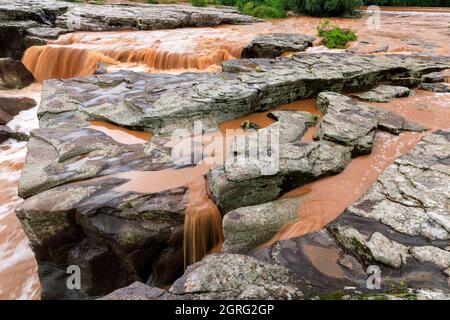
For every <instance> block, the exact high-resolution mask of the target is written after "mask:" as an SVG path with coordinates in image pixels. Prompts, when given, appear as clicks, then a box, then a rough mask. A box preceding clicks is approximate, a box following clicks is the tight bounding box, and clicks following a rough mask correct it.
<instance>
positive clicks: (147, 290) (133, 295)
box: [100, 281, 167, 300]
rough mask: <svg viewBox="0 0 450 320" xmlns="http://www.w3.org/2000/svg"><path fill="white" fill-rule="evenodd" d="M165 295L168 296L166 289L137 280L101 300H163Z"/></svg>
mask: <svg viewBox="0 0 450 320" xmlns="http://www.w3.org/2000/svg"><path fill="white" fill-rule="evenodd" d="M165 296H167V293H166V291H165V290H162V289H159V288H155V287H150V286H147V285H145V284H143V283H142V282H138V281H136V282H133V283H132V284H130V285H129V286H127V287H125V288H121V289H117V290H115V291H113V292H111V293H110V294H108V295H106V296H104V297H102V298H101V299H100V300H161V299H164V297H165Z"/></svg>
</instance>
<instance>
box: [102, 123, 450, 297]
mask: <svg viewBox="0 0 450 320" xmlns="http://www.w3.org/2000/svg"><path fill="white" fill-rule="evenodd" d="M449 142H450V129H447V130H439V131H436V132H435V133H432V134H429V135H426V136H425V137H424V138H423V139H422V140H421V141H420V142H419V143H418V145H417V146H416V147H415V148H414V149H413V150H412V151H411V152H410V153H408V154H406V155H404V156H402V157H400V158H399V159H397V160H396V161H395V163H394V164H392V165H390V166H389V167H388V168H387V169H386V170H385V171H384V172H383V173H382V174H381V176H380V177H379V178H378V180H377V182H376V183H375V184H374V185H373V186H372V188H371V189H370V190H369V191H368V192H367V193H366V194H365V195H364V196H363V197H362V198H361V199H360V200H358V202H356V203H355V204H354V205H352V206H350V207H349V208H348V209H347V210H346V211H345V212H344V214H343V215H341V216H340V217H339V218H337V219H336V220H335V221H334V222H332V223H331V224H329V225H328V226H326V227H325V228H323V229H321V230H318V231H316V232H313V233H310V234H308V235H305V236H302V237H299V238H294V239H289V240H282V241H279V242H277V243H275V244H274V245H272V246H270V247H266V248H259V249H256V250H254V251H252V252H251V253H250V255H251V256H253V257H251V256H244V255H236V254H221V255H212V256H208V257H206V258H204V259H203V260H202V261H201V262H199V263H196V264H194V265H192V266H191V267H189V268H188V269H187V270H186V272H185V274H184V275H183V276H182V277H181V278H180V279H178V280H177V281H176V282H175V283H174V284H173V286H172V287H171V288H170V289H169V290H168V291H162V292H158V296H156V295H155V294H153V295H151V293H153V292H154V288H151V287H145V286H143V285H139V286H138V285H137V284H134V285H133V286H130V287H128V288H124V289H120V290H117V291H116V292H114V293H112V294H111V295H109V296H107V297H105V298H106V299H113V298H115V297H117V296H118V297H120V298H127V297H134V295H135V292H136V289H134V287H138V289H139V290H138V291H137V293H138V294H139V295H140V296H146V297H147V298H151V299H160V297H163V299H184V298H189V299H204V298H207V299H211V298H213V299H288V298H294V299H295V298H303V299H363V300H371V299H377V300H379V299H395V300H398V299H402V300H407V299H408V300H409V299H412V300H415V299H421V300H422V299H446V300H448V299H450V285H449V281H450V280H449V279H450V248H449V246H448V239H449V237H450V228H449V225H448V221H449V210H448V205H449V201H450V196H449V195H450V190H449V185H450V181H449V177H450V174H449V168H450V162H449V161H448V160H449V159H450V143H449ZM243 212H245V211H243ZM244 214H245V213H244ZM255 258H256V259H255ZM373 272H375V273H376V275H378V276H379V277H380V282H379V284H380V287H379V288H376V287H373V288H370V287H368V286H367V283H368V279H369V276H370V275H374V273H373ZM272 275H276V279H277V281H276V284H275V283H273V278H272ZM278 279H279V281H278ZM369 282H370V281H369ZM370 283H371V284H372V285H375V283H374V282H370Z"/></svg>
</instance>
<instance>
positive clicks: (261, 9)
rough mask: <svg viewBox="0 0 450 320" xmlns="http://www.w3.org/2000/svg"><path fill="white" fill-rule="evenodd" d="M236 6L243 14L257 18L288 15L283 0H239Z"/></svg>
mask: <svg viewBox="0 0 450 320" xmlns="http://www.w3.org/2000/svg"><path fill="white" fill-rule="evenodd" d="M236 6H237V7H238V9H239V10H240V11H241V12H242V13H243V14H247V15H250V16H254V17H257V18H262V19H269V18H284V17H286V10H284V8H283V6H282V2H281V1H279V0H264V1H260V0H255V1H246V0H238V1H237V2H236Z"/></svg>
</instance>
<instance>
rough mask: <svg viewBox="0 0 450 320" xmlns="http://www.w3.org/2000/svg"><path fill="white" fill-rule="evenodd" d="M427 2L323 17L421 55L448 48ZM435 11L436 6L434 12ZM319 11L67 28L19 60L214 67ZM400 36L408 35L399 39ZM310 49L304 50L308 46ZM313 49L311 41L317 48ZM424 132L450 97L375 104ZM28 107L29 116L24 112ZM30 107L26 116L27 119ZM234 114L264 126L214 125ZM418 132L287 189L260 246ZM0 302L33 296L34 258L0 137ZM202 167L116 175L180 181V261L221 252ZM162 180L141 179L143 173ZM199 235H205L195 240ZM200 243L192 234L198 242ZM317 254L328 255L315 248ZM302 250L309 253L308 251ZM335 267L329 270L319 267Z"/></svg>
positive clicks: (13, 170)
mask: <svg viewBox="0 0 450 320" xmlns="http://www.w3.org/2000/svg"><path fill="white" fill-rule="evenodd" d="M435 10H436V9H433V10H429V11H430V12H431V13H428V10H426V9H423V10H421V11H425V12H424V13H423V12H422V13H417V12H416V13H414V14H406V15H405V14H404V12H399V13H398V14H397V13H395V12H393V11H392V10H391V11H390V12H389V14H383V15H382V16H381V28H380V29H373V28H370V27H369V26H368V25H367V24H366V20H367V17H364V16H363V18H361V19H332V21H333V22H334V23H337V24H339V25H341V26H344V27H351V28H353V29H355V30H357V33H358V37H359V39H358V42H355V43H353V44H351V47H354V48H358V50H359V51H360V52H363V53H370V52H371V51H373V50H374V49H376V48H377V47H379V46H380V45H386V44H387V45H388V47H389V48H388V51H389V52H407V53H411V52H426V53H432V54H441V55H444V54H445V55H448V54H449V53H450V44H449V42H448V35H449V34H448V32H449V31H448V21H449V20H450V12H449V11H448V10H443V11H442V12H443V13H442V15H440V16H439V18H436V17H435V16H434V15H431V16H430V15H429V14H435V13H436V11H435ZM439 14H440V13H439ZM319 21H320V19H318V18H309V17H297V18H288V19H282V20H274V21H266V22H263V23H259V24H255V25H243V26H221V27H216V28H197V29H192V28H188V29H180V30H167V31H166V30H163V31H131V32H103V33H97V32H96V33H76V34H69V35H64V36H62V37H61V38H59V39H58V40H56V41H54V42H53V43H51V44H49V45H47V46H43V47H33V48H30V49H29V50H28V51H27V52H26V55H25V57H24V62H25V64H26V66H27V67H28V68H29V69H30V70H31V71H32V72H33V73H34V75H35V76H36V78H37V79H38V80H40V81H42V80H45V79H50V78H56V77H62V78H66V77H72V76H78V75H89V74H93V73H94V72H95V70H96V68H97V63H98V62H101V63H103V64H105V67H106V68H107V69H108V70H109V71H113V70H116V69H122V68H128V69H129V68H131V69H136V70H141V71H147V72H159V71H161V70H168V71H170V72H172V71H173V72H180V71H186V70H193V71H218V70H220V62H221V61H222V60H226V59H231V58H236V57H239V56H240V54H241V50H242V48H243V46H244V45H245V44H247V43H248V42H249V41H250V40H251V39H252V38H253V37H254V36H255V35H256V34H260V33H270V32H297V33H304V34H310V35H314V34H315V28H316V25H317V23H318V22H319ZM405 40H407V41H405ZM315 49H316V48H313V50H315ZM321 49H322V48H318V50H321ZM39 90H40V85H39V84H33V85H32V86H31V87H29V88H26V89H25V90H23V91H20V92H17V91H9V92H1V93H0V94H2V95H19V96H20V95H24V96H33V97H34V98H35V99H36V100H39ZM373 105H376V106H378V107H380V108H387V109H389V110H391V111H393V112H396V113H398V114H400V115H402V116H404V117H406V118H408V119H410V120H414V121H416V122H418V123H421V124H422V125H424V126H426V127H427V128H429V129H430V130H436V129H439V128H450V94H436V93H429V92H425V91H421V90H418V91H417V94H416V95H415V96H412V97H407V98H400V99H396V100H394V101H392V102H390V103H384V104H376V103H374V104H373ZM277 109H284V110H301V111H308V112H312V113H314V114H317V115H320V113H319V112H318V111H317V109H316V107H315V99H308V100H302V101H297V102H294V103H291V104H287V105H283V106H280V107H278V108H277ZM33 112H34V113H33ZM31 114H32V116H31ZM243 120H251V121H252V122H255V123H258V124H259V125H260V126H261V127H265V126H268V125H270V124H271V123H273V122H274V120H272V119H270V118H268V117H267V112H264V113H255V114H251V115H249V116H247V117H243V118H241V119H236V120H233V121H229V122H227V123H223V124H221V126H220V129H221V132H222V133H224V132H225V131H226V129H236V128H238V127H239V125H240V123H241V122H242V121H243ZM13 121H15V123H14V125H15V126H16V127H18V128H20V127H22V128H23V129H24V131H27V130H28V131H29V130H31V129H33V128H36V127H37V119H36V109H34V110H33V111H27V112H21V113H20V114H19V116H17V117H16V118H15V119H14V120H13ZM91 128H93V129H97V130H100V131H102V132H104V133H105V134H107V135H109V136H111V137H112V138H113V139H115V140H117V141H118V142H120V143H145V142H146V141H148V140H149V139H151V134H148V133H139V132H135V131H132V130H127V129H124V128H119V127H116V126H114V125H111V124H108V123H105V122H99V121H92V122H91ZM313 133H314V129H313V128H311V129H309V130H308V132H307V133H306V135H305V136H304V137H303V138H302V141H304V142H307V141H311V140H312V136H313ZM422 135H423V134H419V133H402V134H400V135H399V136H394V135H391V134H388V133H384V132H377V134H376V141H375V144H374V149H373V152H372V153H371V154H370V155H366V156H361V157H357V158H355V159H353V160H352V162H351V163H350V165H349V166H348V167H347V168H346V169H345V170H344V171H343V172H342V173H341V174H339V175H336V176H332V177H327V178H324V179H320V180H318V181H316V182H313V183H310V184H308V185H305V186H303V187H301V188H298V189H295V190H292V191H291V192H289V193H287V194H286V195H284V196H301V197H303V198H304V202H303V204H302V205H301V206H300V207H299V208H298V214H299V216H300V219H299V222H297V223H294V224H290V225H286V226H284V227H283V228H282V229H281V230H280V232H279V233H278V234H277V235H276V236H275V237H274V238H273V239H272V240H271V241H270V242H269V243H267V244H266V245H268V244H271V243H273V242H274V241H277V240H280V239H287V238H290V237H297V236H300V235H303V234H306V233H308V232H312V231H314V230H317V229H319V228H321V227H323V226H324V225H325V224H327V223H328V222H330V221H332V220H333V219H335V218H336V217H337V216H338V215H339V214H341V213H342V212H343V210H344V209H345V208H346V207H347V206H349V205H350V204H352V203H353V202H355V201H356V200H357V199H358V198H359V197H361V196H362V195H363V194H364V193H365V192H366V191H367V190H368V189H369V188H370V186H371V185H372V184H373V182H374V181H375V180H376V179H377V177H378V176H379V174H380V173H381V172H382V171H383V170H384V169H385V168H386V167H387V166H388V165H389V164H391V163H393V162H394V160H395V159H396V158H398V157H399V156H401V155H403V154H405V153H407V152H408V151H410V150H411V149H412V148H413V147H414V146H415V145H416V143H417V142H418V141H419V140H420V138H421V137H422ZM0 152H1V153H0V186H1V190H2V192H1V194H0V299H39V298H40V286H39V279H38V276H37V265H36V261H35V259H34V256H33V253H32V251H31V249H30V248H29V246H28V240H27V238H26V236H25V234H24V233H23V231H22V228H21V226H20V224H19V222H18V220H17V218H16V216H15V214H14V209H15V207H16V205H18V204H19V203H20V202H21V201H22V200H21V199H20V198H19V197H18V196H17V184H18V180H19V178H20V172H21V169H22V167H23V162H24V158H25V155H26V143H16V142H12V141H7V142H5V143H3V144H1V145H0ZM209 167H210V166H209V165H205V164H199V165H197V166H196V167H193V168H184V169H180V170H164V171H158V172H146V173H142V172H126V173H121V174H120V175H122V176H123V177H126V178H128V179H129V182H127V183H125V184H123V185H122V186H120V187H119V188H120V189H121V190H132V191H140V192H156V191H160V190H164V189H169V188H174V187H179V186H185V187H187V188H189V190H190V194H191V195H192V197H190V199H189V206H188V210H187V212H186V214H187V215H186V217H187V218H186V224H185V227H186V228H188V229H189V230H190V232H189V233H186V234H185V243H190V244H191V245H190V246H185V248H184V250H185V257H187V261H185V263H187V264H189V263H190V262H192V261H195V260H197V258H196V257H198V256H201V255H202V254H204V253H205V252H211V251H217V250H220V243H221V241H222V240H223V239H222V238H221V232H220V225H221V221H220V214H219V213H218V211H217V208H216V207H215V205H214V204H213V203H212V201H211V200H210V199H209V198H208V197H207V194H206V192H205V184H204V179H203V175H204V174H205V172H207V170H208V168H209ZM150 176H151V178H152V180H153V179H155V180H154V181H159V182H161V183H158V184H156V183H155V184H152V185H149V184H148V183H143V182H145V181H148V180H147V179H146V178H148V177H150ZM198 234H204V235H207V237H206V238H205V237H203V239H202V238H201V237H198ZM200 240H201V241H200ZM309 249H310V250H313V251H315V255H314V256H315V257H316V258H317V259H319V260H320V259H322V257H324V256H327V255H328V254H329V253H328V252H326V251H324V252H316V251H317V250H316V248H309ZM309 249H308V250H309ZM328 272H329V274H335V273H336V270H332V269H330V270H328Z"/></svg>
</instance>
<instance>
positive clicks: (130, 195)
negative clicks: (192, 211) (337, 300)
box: [17, 54, 448, 298]
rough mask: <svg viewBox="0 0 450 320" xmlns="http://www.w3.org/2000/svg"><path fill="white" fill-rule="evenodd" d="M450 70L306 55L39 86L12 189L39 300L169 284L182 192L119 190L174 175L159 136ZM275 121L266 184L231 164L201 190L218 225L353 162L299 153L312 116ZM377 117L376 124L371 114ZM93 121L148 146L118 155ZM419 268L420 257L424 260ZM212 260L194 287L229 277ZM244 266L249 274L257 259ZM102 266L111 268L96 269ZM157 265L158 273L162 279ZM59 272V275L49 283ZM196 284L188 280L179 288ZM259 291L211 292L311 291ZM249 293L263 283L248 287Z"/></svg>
mask: <svg viewBox="0 0 450 320" xmlns="http://www.w3.org/2000/svg"><path fill="white" fill-rule="evenodd" d="M318 64H320V68H319V67H316V66H317V65H318ZM447 67H448V61H441V60H421V59H416V58H412V57H402V56H395V57H381V56H380V57H370V56H369V57H362V56H355V55H349V54H344V55H341V54H338V55H334V54H310V55H305V54H301V55H294V56H293V58H292V59H286V58H281V59H251V60H242V61H229V62H226V63H225V64H224V69H225V70H227V71H226V72H222V73H209V74H194V73H185V74H181V75H164V74H143V73H134V72H119V73H114V74H105V75H96V76H90V77H84V78H76V79H68V80H51V81H47V82H46V83H45V84H44V87H43V92H42V100H41V103H40V106H39V111H38V115H39V120H40V129H38V130H35V131H33V132H32V133H31V138H30V142H29V146H28V153H27V158H26V163H25V168H24V171H23V172H24V173H23V175H22V178H21V181H20V184H19V192H20V195H21V196H22V197H24V198H25V201H24V202H23V204H22V205H20V206H19V207H18V208H17V215H18V217H19V219H20V221H21V223H22V224H23V226H24V230H25V231H26V233H27V236H28V237H29V239H30V244H31V246H32V248H33V251H34V252H35V254H36V258H37V260H38V263H39V269H40V274H41V282H42V284H43V296H44V297H61V298H64V297H71V298H86V297H97V296H99V295H103V294H106V293H108V292H111V291H112V290H115V289H117V288H119V287H124V286H126V285H128V284H130V283H132V282H134V281H140V282H147V283H148V284H149V285H152V286H158V285H167V282H171V280H173V279H174V278H175V277H177V276H178V275H180V274H181V272H182V270H181V272H180V270H179V269H177V268H178V267H177V266H179V263H180V248H181V243H182V238H183V237H182V231H183V222H184V213H185V210H186V207H187V205H188V201H189V192H188V190H187V189H186V188H185V187H177V188H169V189H168V190H165V191H160V192H147V193H141V192H134V191H133V192H132V191H122V189H121V188H120V187H121V186H122V185H123V184H125V183H127V182H129V180H130V179H129V178H127V177H126V176H123V175H121V174H122V173H124V172H129V171H135V172H141V171H158V170H164V169H172V168H175V167H176V166H175V164H173V163H172V161H171V157H170V152H171V149H170V147H167V146H166V145H167V144H166V143H167V141H168V140H167V138H168V136H165V135H163V134H164V133H170V132H173V130H175V129H178V128H186V129H191V128H192V126H193V124H194V121H195V120H203V125H204V126H205V127H206V128H217V125H218V124H219V123H220V122H223V121H225V120H230V119H236V118H239V117H242V116H244V115H248V114H249V113H252V112H255V111H262V110H267V109H269V108H272V107H275V106H278V105H280V104H283V103H286V102H292V101H295V100H297V99H300V98H307V97H312V96H315V95H317V94H319V93H320V92H321V91H322V90H324V89H328V90H331V89H334V90H337V91H352V90H355V91H360V90H361V89H362V87H364V88H365V87H372V86H374V85H377V84H379V83H384V82H391V81H394V82H395V81H398V80H399V79H400V80H401V81H403V79H410V78H413V79H419V78H420V76H421V75H422V74H424V73H429V72H431V71H435V70H440V69H442V68H447ZM270 116H271V117H273V118H275V119H276V120H278V121H277V122H275V123H274V124H273V125H271V126H269V127H266V128H262V129H259V130H258V131H256V132H255V134H257V133H258V132H260V133H261V132H267V131H270V130H271V128H277V129H280V130H279V132H280V139H281V142H282V143H281V144H280V166H279V168H280V169H279V171H277V172H275V173H272V174H270V175H262V172H261V169H262V168H266V167H265V165H266V164H267V162H264V161H265V160H263V161H262V162H260V159H254V160H255V161H250V162H247V164H245V165H241V164H231V165H229V164H226V165H224V166H219V167H217V168H215V169H213V170H212V171H210V173H209V175H208V179H209V181H208V185H209V191H210V194H211V195H212V197H213V199H214V200H215V201H216V203H217V204H218V205H219V207H220V208H221V210H222V213H223V214H224V213H226V212H228V211H231V210H233V209H237V208H239V207H245V206H251V205H259V204H261V203H266V202H270V201H274V200H276V199H277V198H278V197H279V196H280V195H281V194H282V193H283V192H285V191H287V190H291V189H292V188H294V187H297V186H300V185H303V184H305V183H307V182H308V181H312V180H314V179H317V178H319V177H323V176H326V175H330V174H334V173H338V172H340V171H342V170H343V169H344V168H345V166H346V165H347V164H348V162H349V161H350V157H351V150H350V148H349V147H348V146H344V145H340V144H336V143H333V142H330V141H326V140H320V141H315V142H311V143H300V142H299V139H300V138H301V136H302V135H303V134H304V133H305V132H306V130H307V128H308V127H310V126H312V125H314V123H315V122H316V118H315V117H313V116H312V115H310V114H308V113H305V112H293V111H276V112H272V114H271V115H270ZM376 118H377V121H378V122H379V123H381V122H382V121H381V120H380V117H379V115H378V114H376ZM386 118H389V117H386ZM91 120H104V121H107V122H109V123H114V124H118V125H120V126H124V127H128V128H131V129H138V130H142V131H153V133H155V134H156V136H154V137H153V138H152V139H151V140H150V141H149V142H145V141H143V143H141V144H130V145H128V144H123V143H120V142H118V141H116V140H114V139H112V138H111V137H109V136H107V135H106V134H103V133H102V132H99V131H96V130H93V129H92V128H91V125H90V122H89V121H91ZM386 121H387V120H386ZM393 127H394V128H399V127H398V126H393ZM402 129H403V127H402ZM249 136H252V133H250V134H249ZM249 146H250V147H252V144H251V143H249ZM238 155H239V154H238ZM261 165H262V166H261ZM258 241H259V240H258ZM417 254H419V253H417ZM421 257H422V259H426V255H423V254H422V255H421ZM224 259H226V258H224ZM242 259H244V260H245V259H247V258H242ZM230 260H233V259H230ZM235 260H236V261H239V260H238V259H235ZM219 261H220V260H219ZM227 261H228V260H227ZM207 262H208V267H207V266H205V267H198V268H197V269H195V270H198V271H196V272H202V273H200V275H201V276H202V277H204V278H203V279H205V280H204V281H205V284H203V282H201V283H200V282H199V283H200V284H199V288H203V286H207V282H208V281H209V282H210V279H209V278H208V277H207V274H206V271H205V272H204V271H203V270H207V268H209V266H212V268H217V270H220V269H219V267H220V265H222V267H223V263H221V264H220V265H219V264H217V265H216V264H215V262H214V259H212V260H208V261H207ZM241 262H242V263H241ZM241 262H239V264H242V265H246V264H249V265H252V266H253V265H254V262H253V260H252V261H250V262H248V261H241ZM71 264H77V265H79V266H80V267H81V268H82V273H83V274H84V275H86V276H85V277H84V280H83V281H85V282H84V283H83V286H82V287H83V291H82V292H80V294H79V295H78V296H77V297H73V296H72V295H73V292H69V290H67V289H66V288H65V287H64V284H65V280H66V279H65V278H64V276H63V275H62V274H61V271H64V270H65V268H66V267H67V266H68V265H71ZM105 265H114V268H109V269H108V268H103V267H102V266H105ZM200 266H201V265H200ZM164 267H165V269H166V271H165V272H160V271H161V270H163V269H164ZM249 268H250V269H251V268H253V267H249ZM258 268H259V267H258ZM261 268H263V269H264V268H269V269H270V268H272V267H271V266H270V265H269V267H266V266H265V265H264V266H261ZM276 268H278V267H276ZM238 269H239V268H238V267H237V266H233V267H232V269H230V270H225V271H223V272H224V273H226V272H230V277H229V278H230V279H231V280H233V279H234V278H233V277H234V275H236V274H237V270H238ZM105 270H107V271H105ZM270 270H272V269H270ZM170 272H172V273H171V274H169V273H170ZM178 272H180V273H179V274H178ZM193 272H194V271H193ZM218 272H219V271H218ZM220 272H222V271H220ZM273 272H278V271H276V270H273ZM284 272H285V271H283V272H282V273H283V274H284ZM203 273H204V274H203ZM241 273H242V272H241V271H240V272H239V274H241ZM58 274H61V276H60V277H59V276H58V277H55V275H58ZM117 274H120V277H118V276H117ZM194 274H196V273H194ZM283 277H284V276H283ZM287 278H289V277H287ZM287 278H286V279H287ZM168 279H170V280H168ZM191 279H195V277H194V278H185V280H180V282H178V283H179V284H181V283H189V281H191ZM262 279H264V281H266V280H267V282H268V285H267V286H264V285H263V284H262V283H261V282H256V283H255V284H254V287H253V288H254V290H253V289H252V290H250V291H246V290H244V288H243V287H240V286H239V283H240V281H237V280H233V281H234V283H237V284H236V285H234V284H232V283H233V282H229V281H228V280H227V283H225V282H221V283H219V284H217V286H218V287H217V288H218V289H217V290H222V289H226V288H227V287H226V286H227V285H230V286H235V287H233V288H231V289H230V290H229V291H227V293H226V294H228V293H229V295H226V297H230V298H232V297H233V298H237V297H242V298H246V297H248V298H250V297H255V298H256V297H263V298H264V297H275V298H281V297H282V298H287V297H293V298H294V297H300V296H301V294H300V292H301V293H302V294H309V292H310V291H308V290H310V288H309V287H308V286H309V284H308V285H305V283H310V282H309V280H308V281H306V280H305V281H302V282H301V283H300V284H299V285H295V286H293V287H289V286H288V287H285V286H284V284H283V285H282V288H286V290H284V289H280V287H277V286H275V284H272V282H271V281H272V280H271V279H272V278H267V279H266V278H262ZM273 279H274V278H273ZM222 280H223V279H222ZM222 280H220V279H219V280H218V281H222ZM186 281H187V282H186ZM192 281H193V280H192ZM202 281H203V280H202ZM246 281H247V280H246ZM252 281H259V280H255V279H251V281H250V280H248V282H247V283H249V284H250V283H252ZM261 281H262V280H261ZM264 281H263V282H264ZM228 282H229V283H228ZM249 286H250V287H252V285H249ZM174 288H175V286H174ZM183 288H184V289H183ZM189 288H193V287H189ZM189 288H188V287H184V286H178V287H176V288H175V289H173V290H175V291H173V290H172V291H170V292H169V293H170V294H174V295H176V296H180V295H182V296H190V295H192V296H193V297H199V298H203V297H205V298H206V297H220V294H221V293H220V292H219V291H211V290H212V289H211V288H210V287H205V290H206V291H205V292H204V293H200V291H195V292H194V291H192V290H191V289H189ZM298 288H300V289H298ZM305 288H306V289H305ZM188 289H189V290H188ZM183 290H185V291H186V293H183V292H184V291H183Z"/></svg>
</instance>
